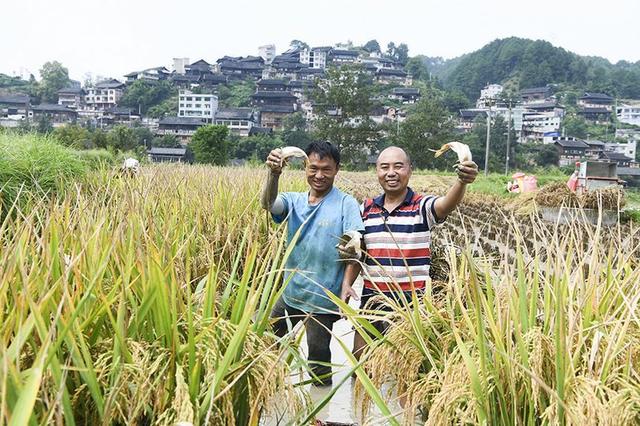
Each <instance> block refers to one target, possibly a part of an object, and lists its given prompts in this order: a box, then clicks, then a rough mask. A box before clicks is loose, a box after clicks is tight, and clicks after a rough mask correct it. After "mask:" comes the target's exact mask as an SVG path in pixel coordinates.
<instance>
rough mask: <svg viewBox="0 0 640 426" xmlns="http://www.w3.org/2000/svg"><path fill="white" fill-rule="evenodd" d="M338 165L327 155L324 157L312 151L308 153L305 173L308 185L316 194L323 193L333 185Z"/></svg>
mask: <svg viewBox="0 0 640 426" xmlns="http://www.w3.org/2000/svg"><path fill="white" fill-rule="evenodd" d="M338 169H339V167H338V165H337V164H336V162H335V160H334V159H333V158H331V157H330V156H329V155H325V156H324V158H320V156H319V155H318V154H317V153H315V152H312V153H311V154H309V161H308V162H307V167H306V169H305V173H306V175H307V183H308V184H309V187H310V188H311V189H312V190H313V191H314V192H315V193H316V194H317V195H323V194H325V193H326V192H328V191H329V190H331V188H332V187H333V181H334V180H335V178H336V175H337V174H338Z"/></svg>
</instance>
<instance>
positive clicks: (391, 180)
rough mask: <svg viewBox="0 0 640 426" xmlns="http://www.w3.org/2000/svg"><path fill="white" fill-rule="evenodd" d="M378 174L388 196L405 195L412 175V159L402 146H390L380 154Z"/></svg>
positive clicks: (377, 166)
mask: <svg viewBox="0 0 640 426" xmlns="http://www.w3.org/2000/svg"><path fill="white" fill-rule="evenodd" d="M376 174H377V175H378V182H380V186H382V189H383V190H384V193H385V195H386V196H394V197H396V196H397V197H403V196H404V194H406V191H407V185H408V184H409V178H410V177H411V160H410V159H409V156H408V155H407V153H406V152H404V150H403V149H402V148H398V147H397V146H390V147H389V148H386V149H384V150H383V151H382V152H381V153H380V155H378V161H376Z"/></svg>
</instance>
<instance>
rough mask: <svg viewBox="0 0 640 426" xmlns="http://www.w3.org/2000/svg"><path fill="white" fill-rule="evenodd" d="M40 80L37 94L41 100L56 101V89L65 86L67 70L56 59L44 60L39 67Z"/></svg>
mask: <svg viewBox="0 0 640 426" xmlns="http://www.w3.org/2000/svg"><path fill="white" fill-rule="evenodd" d="M40 76H41V77H42V80H41V81H40V84H39V90H38V91H39V95H40V97H41V99H42V101H43V102H51V103H57V102H58V90H60V89H62V88H64V87H67V86H68V85H69V84H70V82H71V80H69V70H68V69H66V68H65V67H63V66H62V64H61V63H60V62H58V61H52V62H45V64H44V65H43V66H42V68H40Z"/></svg>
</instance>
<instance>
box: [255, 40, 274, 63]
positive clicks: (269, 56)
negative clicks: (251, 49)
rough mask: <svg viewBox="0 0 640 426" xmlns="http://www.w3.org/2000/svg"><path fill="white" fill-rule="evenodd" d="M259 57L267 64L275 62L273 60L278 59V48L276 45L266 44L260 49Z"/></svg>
mask: <svg viewBox="0 0 640 426" xmlns="http://www.w3.org/2000/svg"><path fill="white" fill-rule="evenodd" d="M258 56H261V57H262V59H264V63H265V64H270V63H271V62H273V58H275V57H276V46H275V45H274V44H265V45H264V46H260V47H258Z"/></svg>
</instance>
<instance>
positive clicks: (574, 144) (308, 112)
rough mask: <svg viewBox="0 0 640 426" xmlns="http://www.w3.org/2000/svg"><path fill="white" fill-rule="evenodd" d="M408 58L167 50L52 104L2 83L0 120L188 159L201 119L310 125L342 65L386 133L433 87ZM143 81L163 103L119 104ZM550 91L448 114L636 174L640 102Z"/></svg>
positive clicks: (74, 87) (305, 50)
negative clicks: (163, 92)
mask: <svg viewBox="0 0 640 426" xmlns="http://www.w3.org/2000/svg"><path fill="white" fill-rule="evenodd" d="M378 50H379V49H378ZM406 59H407V58H394V57H393V56H392V55H389V54H384V53H382V52H379V51H372V52H369V51H366V50H364V49H362V48H354V47H353V46H352V45H350V44H345V45H336V46H320V47H309V46H307V45H305V44H304V43H300V44H298V45H293V44H292V46H290V48H289V49H287V50H286V51H284V52H282V53H280V54H276V47H275V46H274V45H273V44H270V45H264V46H260V47H259V48H258V51H257V55H256V56H246V57H232V56H224V57H222V58H219V59H217V60H216V61H215V62H213V61H211V62H208V61H207V60H205V59H199V60H196V61H191V60H190V59H189V58H173V61H172V67H170V69H169V68H167V67H164V66H156V67H152V68H148V69H144V70H137V71H132V72H130V73H127V74H126V75H124V76H123V78H108V79H105V80H101V81H98V82H95V83H91V84H85V85H84V86H83V85H82V84H81V83H80V82H77V81H70V82H69V85H68V87H63V88H61V89H60V90H58V91H57V94H56V95H57V102H55V103H54V102H51V103H46V102H41V103H35V100H34V99H33V98H32V97H30V96H29V94H27V93H24V91H22V92H21V91H20V90H14V91H11V92H8V91H6V90H4V91H2V92H0V126H2V127H7V128H20V127H21V126H24V125H25V122H39V121H43V120H45V121H47V122H48V123H50V125H51V126H52V127H53V128H60V127H64V126H67V125H70V124H79V125H82V126H86V127H91V128H98V129H106V130H108V129H110V128H113V127H114V126H127V127H143V128H146V129H148V130H149V131H150V132H151V134H152V135H154V137H159V138H162V137H171V138H172V139H173V140H176V141H177V142H178V143H176V144H175V146H172V147H167V146H163V147H160V146H153V145H154V144H153V141H152V140H149V141H147V140H146V139H145V142H144V145H145V149H146V150H147V153H148V155H149V158H150V159H151V160H153V161H186V160H188V158H187V157H188V153H187V152H188V149H187V147H188V145H189V143H190V140H191V138H192V136H193V135H194V134H195V132H196V131H197V130H198V129H199V128H200V127H203V126H205V125H207V124H216V125H224V126H226V127H227V128H228V129H229V132H230V134H232V135H234V137H238V138H246V137H250V136H255V135H272V134H274V133H278V132H282V131H283V130H284V127H285V122H286V119H287V117H291V116H292V115H294V114H297V115H298V116H301V117H303V118H304V123H305V127H306V128H307V129H312V128H313V126H314V123H315V122H316V121H317V119H318V104H317V102H316V98H315V97H314V90H317V88H318V87H319V86H321V83H322V82H323V81H326V79H327V72H328V70H330V69H332V68H338V69H340V68H342V67H345V66H347V65H348V66H353V67H356V69H357V70H359V72H362V73H364V74H366V76H367V78H368V79H369V80H368V81H369V82H370V84H371V85H375V86H376V88H377V90H375V91H374V93H373V94H372V97H373V99H372V107H371V108H370V111H369V113H368V118H369V119H370V120H371V121H372V122H373V123H376V125H379V126H382V127H381V129H382V132H381V134H382V135H389V134H393V133H394V129H396V130H395V131H398V130H399V129H400V125H401V124H402V123H403V122H404V121H405V120H407V118H408V117H410V116H411V114H412V112H413V110H414V107H415V106H416V104H417V103H419V102H420V100H421V98H422V97H423V96H425V95H426V94H427V93H425V92H426V91H429V90H430V87H433V84H431V85H430V83H429V82H427V83H425V82H424V79H422V80H420V81H418V79H416V78H414V76H413V75H412V73H411V72H410V71H411V69H410V67H408V66H407V60H406ZM430 78H431V77H429V79H430ZM140 82H145V83H148V84H149V85H151V86H153V85H163V87H167V88H169V90H171V91H173V92H174V93H175V96H173V97H170V98H168V99H165V100H164V104H163V105H164V107H165V109H166V111H162V112H158V111H157V108H156V110H154V109H153V107H154V105H152V106H151V108H149V107H148V106H146V107H145V108H143V107H142V105H140V104H139V105H138V106H137V108H136V107H135V106H132V105H131V102H129V103H128V106H124V105H122V100H123V99H124V97H126V96H127V93H128V92H130V91H132V90H134V89H132V88H134V87H136V84H137V85H140ZM230 87H231V88H232V89H233V90H236V92H237V91H238V90H240V91H242V90H244V95H243V96H244V98H243V99H240V100H238V99H237V96H236V98H234V96H235V95H237V93H235V92H234V93H232V94H231V95H230V89H229V88H230ZM234 88H235V89H234ZM556 89H557V87H556V86H555V85H554V84H547V85H545V86H542V87H521V88H519V90H517V91H515V92H514V91H513V90H507V89H505V87H504V86H503V85H501V84H498V83H495V82H487V85H486V86H485V87H484V88H483V89H482V90H481V91H480V93H478V94H477V99H476V101H475V105H467V107H464V108H459V109H457V110H454V111H451V110H450V111H449V117H448V121H449V122H450V123H452V124H453V130H454V133H457V134H458V135H459V137H461V138H462V137H464V135H465V134H468V133H470V132H473V131H474V129H476V128H477V127H478V126H485V127H486V123H488V124H489V132H491V126H492V125H493V124H494V122H495V120H496V119H498V117H499V118H500V119H501V120H502V121H503V122H505V123H509V124H510V125H509V130H508V131H507V132H506V133H507V134H508V137H509V139H510V138H511V136H512V135H513V140H511V141H510V142H512V143H513V144H524V145H550V146H554V147H555V149H556V151H557V157H554V162H555V163H556V164H554V165H556V166H560V167H562V166H571V165H572V164H573V163H574V162H575V161H577V160H580V159H585V158H592V159H596V158H597V159H606V160H610V161H612V162H616V163H617V164H618V167H619V173H620V174H621V175H622V176H625V175H627V176H631V177H633V176H639V175H640V165H639V163H638V162H637V161H636V159H637V150H636V145H637V142H638V141H639V140H640V101H638V100H633V99H620V98H614V97H613V96H611V95H610V94H607V93H597V92H587V91H585V92H583V93H581V94H580V96H579V97H577V99H573V100H572V101H568V100H567V96H564V95H563V94H559V93H557V92H556ZM167 102H169V104H168V105H167ZM234 104H236V105H234ZM238 104H242V106H237V105H238ZM155 107H157V105H155ZM323 111H324V112H323V113H324V114H329V115H332V114H333V115H335V116H339V115H340V114H341V111H340V108H338V107H335V108H333V110H332V109H331V108H328V109H327V108H326V105H325V106H324V109H323ZM569 113H570V115H571V116H572V117H579V118H580V120H583V122H584V123H587V124H588V125H590V126H596V127H597V126H601V127H600V128H601V129H606V131H607V132H608V129H610V128H611V129H612V131H611V132H610V134H607V135H606V136H607V137H606V138H602V139H605V140H600V138H598V137H597V136H598V135H589V134H586V135H575V134H571V132H567V131H566V130H567V126H566V124H567V117H568V116H569ZM489 119H490V120H489ZM351 121H352V124H353V125H357V123H356V121H355V120H351ZM154 140H155V139H154ZM368 154H369V156H371V155H374V154H375V152H368ZM507 161H508V160H507ZM481 166H482V165H481Z"/></svg>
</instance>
